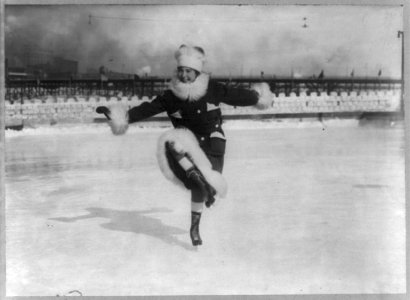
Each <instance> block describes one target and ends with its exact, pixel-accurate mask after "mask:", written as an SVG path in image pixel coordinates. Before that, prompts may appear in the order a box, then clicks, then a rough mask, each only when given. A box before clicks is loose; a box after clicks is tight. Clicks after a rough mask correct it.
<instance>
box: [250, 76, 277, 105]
mask: <svg viewBox="0 0 410 300" xmlns="http://www.w3.org/2000/svg"><path fill="white" fill-rule="evenodd" d="M251 90H254V91H256V92H257V93H258V94H259V99H258V103H256V105H255V107H256V108H258V109H267V108H269V107H270V106H271V104H272V92H271V91H270V87H269V84H267V83H266V82H258V83H254V84H252V86H251Z"/></svg>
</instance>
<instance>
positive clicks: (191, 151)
mask: <svg viewBox="0 0 410 300" xmlns="http://www.w3.org/2000/svg"><path fill="white" fill-rule="evenodd" d="M167 141H172V142H174V147H175V148H176V150H177V151H184V152H186V153H187V154H188V155H189V156H190V158H191V159H192V161H193V163H194V164H195V166H196V167H197V168H198V169H199V170H200V171H201V173H202V174H203V175H204V177H205V179H206V181H207V182H208V183H209V184H210V185H211V186H212V187H213V188H214V189H215V190H216V194H217V196H219V197H222V198H223V197H225V196H226V193H227V183H226V181H225V178H223V176H222V174H221V173H219V172H217V171H214V170H213V169H212V165H211V162H210V161H209V159H208V158H207V156H206V155H205V153H204V152H203V151H202V149H201V148H200V147H199V144H198V141H197V139H196V138H195V135H194V134H193V133H192V132H191V131H189V130H188V129H183V128H178V129H171V130H168V131H166V132H165V133H163V134H162V135H161V136H160V137H159V139H158V144H157V160H158V164H159V167H160V169H161V171H162V173H163V174H164V176H165V177H166V178H167V179H168V180H170V181H172V182H174V183H176V184H178V185H180V186H183V184H182V182H181V181H180V180H179V179H178V178H177V177H176V176H175V174H174V173H173V171H172V170H171V168H170V167H169V164H168V160H167V157H166V154H165V151H166V148H165V143H166V142H167Z"/></svg>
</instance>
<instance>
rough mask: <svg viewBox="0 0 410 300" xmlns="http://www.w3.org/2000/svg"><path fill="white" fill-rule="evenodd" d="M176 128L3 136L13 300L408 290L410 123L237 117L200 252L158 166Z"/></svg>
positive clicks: (183, 194) (182, 201) (183, 198)
mask: <svg viewBox="0 0 410 300" xmlns="http://www.w3.org/2000/svg"><path fill="white" fill-rule="evenodd" d="M167 129H168V128H140V127H137V126H132V127H131V128H130V130H129V132H128V133H127V134H126V135H125V136H121V137H116V136H113V135H112V134H111V133H110V131H109V128H108V127H107V126H106V125H105V124H95V125H82V126H74V125H72V126H60V127H59V126H55V127H44V128H40V129H36V130H24V131H23V132H6V178H5V182H6V214H7V219H6V242H7V245H6V257H7V286H6V287H7V295H8V296H29V295H31V296H36V295H42V296H56V295H60V296H61V295H71V294H72V295H78V294H79V293H78V292H72V293H71V294H70V293H69V292H70V291H73V290H77V291H79V292H80V293H81V294H82V295H83V296H92V295H103V296H108V295H119V296H125V295H185V294H190V295H207V294H213V295H225V294H229V295H235V294H247V295H256V294H257V295H263V294H328V293H330V294H365V293H404V292H405V286H406V283H405V275H406V274H405V272H406V270H405V199H404V191H405V181H404V166H405V164H404V127H403V125H402V124H396V125H395V126H390V127H389V126H384V127H377V126H362V127H359V126H357V124H355V121H351V122H349V121H339V122H336V121H328V123H327V126H326V127H322V124H319V123H317V124H316V123H312V124H310V125H309V124H303V125H300V124H298V123H294V124H288V125H286V124H281V123H275V124H272V123H268V122H245V121H230V122H227V123H226V124H225V131H226V136H227V139H228V144H227V154H226V157H225V158H226V160H225V167H224V176H225V178H226V179H227V181H228V184H229V191H228V196H227V198H226V199H220V200H218V202H217V205H216V206H215V207H213V208H212V209H205V210H204V213H203V217H202V220H201V236H202V239H203V241H204V245H203V246H201V247H200V248H199V250H198V251H195V249H194V248H193V247H192V246H191V241H190V238H189V225H190V202H189V193H188V192H187V191H184V190H182V189H181V188H179V187H177V186H174V185H172V183H170V182H168V181H166V179H165V178H164V177H163V175H162V174H161V173H160V170H159V168H158V166H157V163H156V157H155V151H156V141H157V139H158V136H159V135H160V134H161V133H162V132H164V130H167Z"/></svg>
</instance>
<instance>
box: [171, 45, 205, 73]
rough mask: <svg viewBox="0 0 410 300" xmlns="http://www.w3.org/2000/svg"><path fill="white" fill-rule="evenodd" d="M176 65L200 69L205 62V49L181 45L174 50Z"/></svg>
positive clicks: (199, 70)
mask: <svg viewBox="0 0 410 300" xmlns="http://www.w3.org/2000/svg"><path fill="white" fill-rule="evenodd" d="M175 58H176V60H177V65H178V67H188V68H191V69H194V70H197V71H198V72H201V71H202V68H203V66H204V62H205V51H204V50H203V49H202V48H201V47H197V46H192V47H191V46H186V45H182V46H181V47H179V49H178V50H177V51H176V52H175Z"/></svg>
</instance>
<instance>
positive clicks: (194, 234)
mask: <svg viewBox="0 0 410 300" xmlns="http://www.w3.org/2000/svg"><path fill="white" fill-rule="evenodd" d="M200 220H201V213H199V212H194V211H193V212H191V228H190V230H189V233H190V236H191V240H192V245H193V246H199V245H202V239H201V236H200V235H199V221H200Z"/></svg>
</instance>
